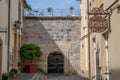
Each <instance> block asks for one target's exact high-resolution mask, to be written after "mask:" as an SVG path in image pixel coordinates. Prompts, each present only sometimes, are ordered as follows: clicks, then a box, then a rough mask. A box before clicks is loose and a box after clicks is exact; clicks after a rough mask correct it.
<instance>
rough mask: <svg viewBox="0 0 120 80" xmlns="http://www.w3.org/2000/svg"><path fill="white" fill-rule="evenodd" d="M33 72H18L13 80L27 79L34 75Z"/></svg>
mask: <svg viewBox="0 0 120 80" xmlns="http://www.w3.org/2000/svg"><path fill="white" fill-rule="evenodd" d="M34 74H35V73H20V74H19V75H18V76H17V77H16V78H15V79H13V80H29V79H31V78H32V77H33V76H34Z"/></svg>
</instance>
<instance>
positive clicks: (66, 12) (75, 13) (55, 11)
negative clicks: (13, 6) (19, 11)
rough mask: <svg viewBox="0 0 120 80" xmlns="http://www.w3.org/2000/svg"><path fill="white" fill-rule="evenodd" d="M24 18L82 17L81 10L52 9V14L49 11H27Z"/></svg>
mask: <svg viewBox="0 0 120 80" xmlns="http://www.w3.org/2000/svg"><path fill="white" fill-rule="evenodd" d="M24 16H80V9H74V10H69V9H52V11H51V12H48V11H47V9H32V10H26V9H25V10H24Z"/></svg>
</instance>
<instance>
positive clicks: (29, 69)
mask: <svg viewBox="0 0 120 80" xmlns="http://www.w3.org/2000/svg"><path fill="white" fill-rule="evenodd" d="M37 70H38V68H37V66H34V65H32V66H30V65H26V66H25V68H24V69H23V71H24V72H28V73H33V72H37Z"/></svg>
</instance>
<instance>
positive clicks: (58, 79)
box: [44, 73, 85, 80]
mask: <svg viewBox="0 0 120 80" xmlns="http://www.w3.org/2000/svg"><path fill="white" fill-rule="evenodd" d="M44 80H85V79H83V78H81V77H79V76H77V75H71V76H66V75H63V74H56V73H54V74H48V76H47V78H46V79H44Z"/></svg>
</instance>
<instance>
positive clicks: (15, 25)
mask: <svg viewBox="0 0 120 80" xmlns="http://www.w3.org/2000/svg"><path fill="white" fill-rule="evenodd" d="M20 26H21V22H20V21H19V20H17V21H15V23H14V28H15V29H20Z"/></svg>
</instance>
